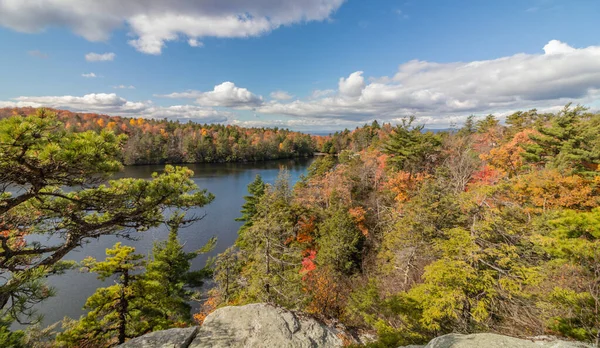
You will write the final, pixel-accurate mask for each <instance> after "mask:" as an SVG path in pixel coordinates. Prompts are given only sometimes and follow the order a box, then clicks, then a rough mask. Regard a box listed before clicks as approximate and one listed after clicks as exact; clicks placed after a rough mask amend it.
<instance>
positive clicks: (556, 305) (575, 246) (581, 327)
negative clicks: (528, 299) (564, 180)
mask: <svg viewBox="0 0 600 348" xmlns="http://www.w3.org/2000/svg"><path fill="white" fill-rule="evenodd" d="M545 230H546V231H545V233H544V234H542V235H538V236H536V238H534V241H535V242H536V243H537V244H538V245H539V246H541V247H542V248H543V249H544V250H545V251H546V252H548V253H549V254H550V255H552V256H553V258H552V260H551V261H549V264H548V265H549V266H550V267H549V268H550V269H551V270H552V269H556V270H557V272H560V273H562V272H564V271H566V270H571V271H570V272H571V273H573V274H574V275H573V278H574V279H573V281H571V282H568V283H562V282H561V283H558V284H559V286H554V289H553V291H552V293H551V294H550V297H549V298H544V299H542V301H541V303H540V306H542V307H543V308H546V309H550V310H549V312H550V313H551V314H552V318H551V320H550V322H549V325H550V327H551V328H552V329H554V330H556V331H558V332H560V333H562V334H564V335H566V336H570V337H573V338H575V339H579V340H588V341H595V342H597V343H598V341H599V340H600V309H599V308H600V209H599V208H596V209H594V210H592V211H590V212H577V211H573V210H566V211H563V212H560V213H559V214H558V215H557V216H556V217H555V218H553V219H550V220H549V221H548V222H547V226H546V229H545Z"/></svg>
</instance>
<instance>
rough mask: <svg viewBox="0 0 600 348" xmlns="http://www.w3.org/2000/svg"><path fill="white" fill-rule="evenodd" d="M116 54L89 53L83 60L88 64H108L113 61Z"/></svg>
mask: <svg viewBox="0 0 600 348" xmlns="http://www.w3.org/2000/svg"><path fill="white" fill-rule="evenodd" d="M115 56H116V54H114V53H112V52H110V53H93V52H90V53H88V54H86V55H85V60H87V61H88V62H109V61H113V60H115Z"/></svg>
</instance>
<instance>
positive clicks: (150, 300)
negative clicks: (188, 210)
mask: <svg viewBox="0 0 600 348" xmlns="http://www.w3.org/2000/svg"><path fill="white" fill-rule="evenodd" d="M183 218H184V216H183V215H182V214H177V213H176V214H174V215H173V217H172V218H171V220H170V221H169V223H168V225H169V227H170V228H171V229H170V232H169V237H168V239H167V240H166V241H162V242H156V243H154V247H153V248H152V255H151V256H150V259H149V260H148V263H147V265H146V272H145V273H144V276H143V277H142V278H141V282H142V285H143V288H144V292H145V294H146V296H145V302H147V305H145V306H144V308H145V315H146V316H147V318H148V319H147V320H148V321H149V327H150V328H151V329H152V330H160V329H166V328H169V327H172V326H173V325H174V324H177V323H189V322H190V321H191V319H192V317H191V307H190V305H189V301H190V300H191V299H192V297H193V295H194V292H193V291H192V290H191V289H192V288H194V287H198V286H201V285H202V282H203V280H204V279H205V278H207V277H208V276H210V274H211V272H210V267H205V268H202V269H201V270H198V271H190V266H191V261H192V260H193V259H195V258H196V257H197V256H199V255H200V254H202V253H206V252H208V251H210V250H212V248H213V247H214V245H215V243H216V239H215V238H212V239H210V240H209V242H208V243H207V244H206V245H205V246H204V247H202V248H201V249H199V250H196V251H193V252H185V251H184V250H183V245H182V244H181V242H180V241H179V238H178V231H179V226H180V225H181V224H182V223H183Z"/></svg>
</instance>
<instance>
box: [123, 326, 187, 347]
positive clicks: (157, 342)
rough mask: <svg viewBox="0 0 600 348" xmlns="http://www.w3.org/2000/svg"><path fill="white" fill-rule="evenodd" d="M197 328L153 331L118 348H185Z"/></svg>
mask: <svg viewBox="0 0 600 348" xmlns="http://www.w3.org/2000/svg"><path fill="white" fill-rule="evenodd" d="M197 332H198V327H197V326H194V327H188V328H185V329H170V330H164V331H155V332H151V333H149V334H146V335H144V336H141V337H136V338H134V339H132V340H129V341H127V342H125V343H123V344H122V345H120V346H119V347H121V348H186V347H188V346H189V345H190V343H191V342H192V340H193V339H194V337H196V333H197Z"/></svg>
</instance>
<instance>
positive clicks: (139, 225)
mask: <svg viewBox="0 0 600 348" xmlns="http://www.w3.org/2000/svg"><path fill="white" fill-rule="evenodd" d="M66 128H67V127H65V125H64V124H62V123H61V122H59V121H58V120H57V117H56V116H55V115H54V114H52V113H49V112H47V111H45V110H44V109H40V110H38V112H37V114H35V115H31V116H27V117H21V116H15V117H10V118H5V119H2V120H0V273H2V275H3V277H4V280H5V281H4V282H3V283H2V284H1V285H0V316H1V317H3V318H7V319H6V320H17V321H19V322H21V323H35V322H36V321H38V320H39V317H37V316H36V313H35V310H34V308H35V307H34V306H35V305H36V304H38V303H40V302H41V301H43V300H45V299H47V298H49V297H50V296H52V295H53V294H54V291H53V289H51V288H49V287H48V286H47V285H46V284H45V279H46V278H47V277H48V276H49V275H53V274H54V275H55V274H60V273H63V272H64V271H65V270H67V269H70V268H73V267H74V266H75V264H74V263H73V262H66V261H63V260H62V258H63V257H65V255H67V254H68V253H69V252H70V251H72V250H74V249H76V248H78V247H79V246H81V245H82V244H84V243H87V242H88V241H90V240H92V239H97V238H99V237H100V236H103V235H117V236H125V237H127V236H129V234H130V233H132V232H135V231H139V232H141V231H145V230H147V229H148V228H150V227H155V226H158V225H160V224H162V223H163V222H164V221H165V218H164V215H163V212H164V211H165V210H166V209H167V208H171V207H177V208H181V209H183V210H185V209H188V208H191V207H196V206H203V205H205V204H208V203H210V202H211V201H212V199H213V198H214V197H213V196H212V195H211V194H209V193H207V192H206V191H205V190H204V191H201V190H198V187H197V186H196V185H195V183H194V182H193V180H192V179H191V176H192V174H193V173H192V171H190V170H189V169H186V168H176V167H172V166H167V167H166V168H165V171H164V173H162V174H154V175H153V177H152V180H143V179H130V178H127V179H119V180H108V181H107V179H108V178H109V177H110V176H111V175H112V174H114V173H115V172H116V171H118V170H120V168H121V162H120V156H121V151H122V145H123V143H124V141H125V140H126V136H125V135H119V136H117V135H115V134H114V133H113V132H111V131H108V130H101V131H100V132H93V131H87V132H80V133H76V132H71V131H69V130H67V129H66ZM123 250H124V249H123ZM119 255H120V256H119ZM119 255H115V256H114V257H117V259H113V263H118V262H121V261H123V262H122V263H123V265H126V264H127V262H125V261H124V260H121V261H118V257H121V256H123V257H125V256H124V255H121V254H119ZM109 266H111V265H108V264H98V265H95V267H97V268H95V270H96V271H98V272H99V276H101V277H105V278H106V277H109V276H110V274H112V273H114V272H117V271H116V270H115V269H113V268H110V267H109ZM112 266H114V265H112ZM112 266H111V267H112ZM103 267H105V269H103ZM123 271H125V270H123ZM119 272H120V274H123V273H122V272H121V271H119ZM119 272H117V273H119ZM118 290H119V289H118V288H117V287H114V288H110V289H108V290H105V291H104V292H103V293H101V294H98V295H97V296H96V297H95V298H94V299H91V300H90V306H94V305H96V304H98V303H101V302H102V301H109V299H108V297H110V296H111V294H112V295H114V294H115V293H116V292H117V291H118ZM132 291H133V290H132ZM107 303H108V302H107ZM100 314H102V313H98V315H100ZM103 320H104V319H103ZM90 325H91V324H90Z"/></svg>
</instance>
